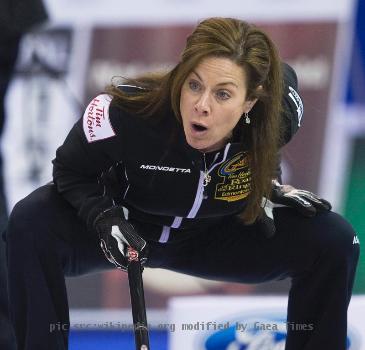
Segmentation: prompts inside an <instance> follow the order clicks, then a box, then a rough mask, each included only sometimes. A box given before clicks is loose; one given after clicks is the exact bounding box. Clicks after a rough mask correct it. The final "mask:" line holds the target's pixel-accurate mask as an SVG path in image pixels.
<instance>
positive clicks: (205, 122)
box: [180, 57, 256, 152]
mask: <svg viewBox="0 0 365 350" xmlns="http://www.w3.org/2000/svg"><path fill="white" fill-rule="evenodd" d="M246 95H247V87H246V74H245V71H244V70H243V69H242V68H241V67H240V66H238V65H237V64H236V63H234V62H233V61H231V60H230V59H228V58H218V57H209V58H205V59H203V60H202V62H201V63H200V64H199V65H198V66H197V67H196V68H195V69H194V70H193V71H192V72H191V73H190V74H189V75H188V77H187V78H186V80H185V82H184V84H183V86H182V89H181V99H180V113H181V117H182V123H183V127H184V132H185V137H186V141H187V143H188V144H189V145H190V146H191V147H193V148H196V149H198V150H200V151H201V152H211V151H215V150H218V149H220V148H222V147H223V146H224V145H225V144H226V143H227V141H228V139H229V138H230V137H231V135H232V130H233V129H234V127H235V126H236V124H237V123H238V122H239V120H240V119H241V116H242V114H243V113H244V112H248V111H249V110H250V109H251V108H252V106H253V105H254V103H255V102H256V101H255V100H251V101H250V100H246Z"/></svg>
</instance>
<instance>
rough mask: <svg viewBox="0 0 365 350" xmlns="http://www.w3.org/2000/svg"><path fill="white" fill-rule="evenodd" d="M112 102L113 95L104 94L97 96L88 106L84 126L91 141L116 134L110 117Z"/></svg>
mask: <svg viewBox="0 0 365 350" xmlns="http://www.w3.org/2000/svg"><path fill="white" fill-rule="evenodd" d="M110 102H111V96H109V95H107V94H103V95H99V96H97V97H95V98H94V99H93V100H92V101H91V102H90V103H89V105H88V106H87V107H86V110H85V113H84V117H83V128H84V133H85V136H86V139H87V141H88V142H89V143H90V142H94V141H99V140H104V139H107V138H109V137H112V136H115V132H114V130H113V127H112V124H111V122H110V119H109V106H110Z"/></svg>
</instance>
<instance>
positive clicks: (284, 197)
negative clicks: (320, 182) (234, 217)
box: [258, 180, 332, 237]
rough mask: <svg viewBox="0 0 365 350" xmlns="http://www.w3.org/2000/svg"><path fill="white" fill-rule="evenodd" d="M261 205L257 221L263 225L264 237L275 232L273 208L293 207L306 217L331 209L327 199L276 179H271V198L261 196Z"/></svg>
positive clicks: (270, 235)
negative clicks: (282, 183)
mask: <svg viewBox="0 0 365 350" xmlns="http://www.w3.org/2000/svg"><path fill="white" fill-rule="evenodd" d="M261 206H262V208H263V209H264V214H263V216H262V217H261V218H260V219H259V220H258V223H259V224H260V225H261V226H262V227H263V230H264V232H265V236H266V237H272V236H273V235H274V234H275V225H274V216H273V210H274V208H277V207H289V208H293V209H295V210H297V211H298V212H299V213H300V214H302V215H303V216H306V217H312V216H314V215H316V214H317V213H318V212H321V211H328V210H331V209H332V206H331V204H330V203H329V202H328V201H326V200H325V199H323V198H320V197H318V196H317V195H315V194H314V193H312V192H309V191H305V190H299V189H296V188H294V187H293V186H290V185H281V184H280V183H279V182H278V181H277V180H273V181H272V192H271V198H270V199H267V198H263V200H262V204H261Z"/></svg>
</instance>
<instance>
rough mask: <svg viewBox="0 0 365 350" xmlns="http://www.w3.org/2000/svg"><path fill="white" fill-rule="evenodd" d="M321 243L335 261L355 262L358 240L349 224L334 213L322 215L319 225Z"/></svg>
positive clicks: (357, 252)
mask: <svg viewBox="0 0 365 350" xmlns="http://www.w3.org/2000/svg"><path fill="white" fill-rule="evenodd" d="M319 228H320V230H321V232H318V233H317V234H319V235H320V236H321V243H322V244H323V247H324V248H325V250H326V252H327V253H328V255H329V256H331V257H332V258H333V259H335V260H337V261H340V262H341V261H353V260H355V261H357V258H358V255H359V245H360V244H359V243H360V242H359V239H358V236H357V234H356V232H355V230H354V228H353V227H352V226H351V224H350V223H349V222H348V221H347V220H346V219H345V218H343V217H342V216H340V215H339V214H337V213H334V212H328V213H325V214H323V218H322V220H321V225H320V226H319Z"/></svg>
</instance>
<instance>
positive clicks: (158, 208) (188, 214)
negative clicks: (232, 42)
mask: <svg viewBox="0 0 365 350" xmlns="http://www.w3.org/2000/svg"><path fill="white" fill-rule="evenodd" d="M285 72H286V73H285V81H286V88H285V94H284V97H283V99H284V106H285V112H284V113H283V120H285V122H284V123H285V125H286V129H287V131H286V136H285V141H286V142H287V141H289V139H290V138H291V136H292V135H293V133H294V132H296V130H297V129H298V124H299V120H298V117H299V119H300V117H301V113H302V110H300V111H299V112H300V113H298V110H299V109H298V107H297V106H299V103H301V102H300V99H299V95H296V96H295V98H293V91H294V90H296V89H297V81H296V76H295V73H294V71H293V70H292V69H291V68H290V67H289V66H286V67H285ZM289 86H290V87H291V88H290V89H294V90H290V89H289ZM121 88H123V89H126V90H128V89H132V90H133V88H131V87H128V86H124V87H121ZM110 100H111V97H109V96H108V95H105V94H104V95H99V96H97V97H96V98H95V99H94V100H93V101H92V102H91V103H90V104H89V106H88V107H87V108H86V111H85V114H84V116H83V118H81V119H80V120H79V121H78V122H77V123H76V124H75V126H74V127H73V128H72V130H71V131H70V133H69V135H68V136H67V138H66V140H65V142H64V144H63V145H62V146H61V147H60V148H59V149H58V150H57V154H56V158H55V159H54V161H53V164H54V172H53V175H54V182H55V184H56V185H57V188H58V191H59V192H60V193H61V194H62V195H63V196H64V197H65V198H66V199H67V200H68V201H69V202H70V203H71V204H72V205H73V206H74V207H75V208H76V209H77V210H78V213H79V215H80V216H81V218H82V219H83V220H85V222H86V223H88V224H89V225H91V224H92V222H93V220H94V219H95V217H96V216H97V215H98V214H99V213H100V212H101V211H102V210H105V209H106V208H108V207H111V206H112V205H113V204H115V202H113V199H112V197H114V200H115V199H117V200H118V201H119V202H122V203H123V205H124V206H125V207H127V208H128V209H129V216H130V218H134V219H137V220H139V221H142V222H147V223H153V224H157V225H160V226H163V227H164V228H165V230H166V228H171V227H172V228H189V227H192V226H194V227H195V226H196V225H203V224H204V223H212V222H214V220H218V219H219V218H220V217H222V216H225V215H231V214H236V213H239V212H240V211H242V209H243V208H244V206H245V198H246V197H247V195H248V194H249V192H250V176H251V175H250V169H249V167H248V162H247V152H245V150H244V149H243V146H242V143H241V142H239V141H238V140H235V141H234V142H232V143H228V144H227V145H226V146H225V147H224V148H223V149H221V150H219V151H216V152H211V153H207V154H206V165H207V167H208V168H209V175H210V176H211V181H210V183H209V184H208V186H206V187H204V186H203V170H204V161H203V154H202V153H201V152H199V151H198V150H195V149H193V148H192V147H190V146H189V145H188V144H187V143H186V140H185V136H184V132H183V129H182V126H181V125H180V124H179V122H178V121H177V120H176V118H175V116H174V115H173V114H172V112H171V113H170V114H169V115H168V116H167V117H165V118H162V119H159V120H158V121H156V119H154V118H149V119H147V118H141V117H136V116H134V115H129V114H128V113H126V112H123V111H122V110H121V109H120V108H118V107H117V106H116V105H115V104H114V103H113V102H112V103H111V101H110ZM111 169H113V170H115V169H116V170H117V171H110V170H111ZM111 174H112V175H113V176H115V177H116V178H117V179H116V181H113V180H110V177H111ZM114 180H115V179H114ZM115 184H116V185H115Z"/></svg>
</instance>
